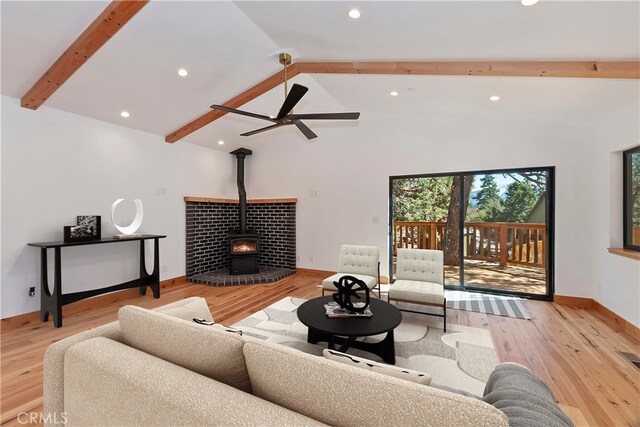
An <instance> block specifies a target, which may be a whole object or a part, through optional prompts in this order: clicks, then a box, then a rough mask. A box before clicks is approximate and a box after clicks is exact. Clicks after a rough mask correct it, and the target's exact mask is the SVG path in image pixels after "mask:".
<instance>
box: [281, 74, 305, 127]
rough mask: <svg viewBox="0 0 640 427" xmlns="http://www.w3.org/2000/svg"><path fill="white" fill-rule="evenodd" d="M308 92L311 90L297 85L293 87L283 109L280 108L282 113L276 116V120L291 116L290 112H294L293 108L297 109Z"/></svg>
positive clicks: (283, 104)
mask: <svg viewBox="0 0 640 427" xmlns="http://www.w3.org/2000/svg"><path fill="white" fill-rule="evenodd" d="M308 90H309V88H307V87H305V86H302V85H299V84H297V83H295V84H294V85H293V86H291V90H290V91H289V94H288V95H287V98H286V99H285V100H284V102H283V103H282V107H281V108H280V112H279V113H278V115H277V116H276V120H280V119H281V118H283V117H285V116H286V115H287V114H289V112H290V111H291V110H293V107H295V106H296V104H297V103H298V102H300V100H301V99H302V97H303V96H304V94H305V93H307V91H308Z"/></svg>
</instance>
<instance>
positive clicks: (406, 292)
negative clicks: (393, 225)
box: [389, 249, 447, 332]
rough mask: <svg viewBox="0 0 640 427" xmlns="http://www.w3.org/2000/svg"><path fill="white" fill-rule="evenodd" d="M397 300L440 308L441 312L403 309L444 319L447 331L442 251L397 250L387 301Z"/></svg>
mask: <svg viewBox="0 0 640 427" xmlns="http://www.w3.org/2000/svg"><path fill="white" fill-rule="evenodd" d="M391 301H398V302H406V303H411V304H422V305H429V306H436V307H442V309H443V311H444V313H443V314H435V313H426V312H421V311H412V310H404V311H409V312H412V313H419V314H428V315H431V316H438V317H443V318H444V331H445V332H447V300H446V298H445V297H444V258H443V254H442V251H435V250H428V249H398V258H397V267H396V280H395V282H394V283H393V284H392V285H391V286H390V287H389V302H391Z"/></svg>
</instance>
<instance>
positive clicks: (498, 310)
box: [445, 290, 531, 320]
mask: <svg viewBox="0 0 640 427" xmlns="http://www.w3.org/2000/svg"><path fill="white" fill-rule="evenodd" d="M445 297H446V298H447V308H455V309H456V310H467V311H475V312H476V313H486V314H495V315H498V316H507V317H514V318H517V319H527V320H531V315H530V314H529V312H528V311H527V308H526V307H525V305H524V301H525V300H523V299H522V298H518V297H510V296H501V295H490V294H482V293H479V292H466V291H449V290H445Z"/></svg>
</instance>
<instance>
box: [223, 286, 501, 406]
mask: <svg viewBox="0 0 640 427" xmlns="http://www.w3.org/2000/svg"><path fill="white" fill-rule="evenodd" d="M304 302H305V300H303V299H299V298H292V297H286V298H283V299H281V300H280V301H278V302H276V303H274V304H272V305H270V306H269V307H267V308H265V309H264V310H261V311H259V312H257V313H254V314H252V315H251V316H249V317H247V318H245V319H243V320H241V321H239V322H238V323H236V324H235V325H233V327H234V328H237V329H240V330H242V331H243V333H245V334H247V335H249V336H252V337H255V338H259V339H263V340H266V341H271V342H276V343H279V344H282V345H285V346H287V347H292V348H296V349H298V350H301V351H304V352H305V353H309V354H313V355H317V356H321V355H322V350H323V349H325V348H327V347H326V346H327V344H326V343H323V342H320V343H318V344H309V343H307V327H306V326H304V325H303V324H302V323H300V321H298V317H297V315H296V310H297V309H298V307H299V306H300V305H301V304H302V303H304ZM373 315H374V316H375V313H374V314H373ZM394 335H395V342H396V344H395V349H396V366H401V367H405V368H409V369H414V370H417V371H421V372H426V373H429V374H430V375H431V376H432V382H433V383H435V384H440V385H446V386H449V387H453V388H457V389H460V390H464V391H467V392H469V393H473V394H475V395H477V396H482V393H483V391H484V386H485V383H486V381H487V379H488V378H489V374H490V373H491V372H492V371H493V369H494V368H495V367H496V365H497V364H498V363H499V360H498V356H497V353H496V350H495V347H494V345H493V340H492V339H491V334H490V333H489V331H487V330H485V329H479V328H471V327H467V326H462V325H453V324H448V325H447V332H446V333H445V332H443V328H442V321H441V320H440V319H438V318H433V317H431V316H424V315H419V314H413V313H404V312H403V313H402V323H401V324H400V326H398V327H397V328H396V329H395V331H394ZM384 336H385V335H376V336H372V337H366V338H364V340H366V341H368V342H377V341H380V340H382V339H383V338H384ZM349 353H350V354H354V355H357V356H361V357H366V358H369V359H372V360H376V361H381V359H380V358H379V357H378V356H376V355H374V354H371V353H367V352H364V351H360V350H357V349H351V350H349Z"/></svg>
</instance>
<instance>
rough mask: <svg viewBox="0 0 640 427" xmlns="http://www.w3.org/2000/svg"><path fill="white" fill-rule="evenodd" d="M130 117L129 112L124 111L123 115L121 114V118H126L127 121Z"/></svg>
mask: <svg viewBox="0 0 640 427" xmlns="http://www.w3.org/2000/svg"><path fill="white" fill-rule="evenodd" d="M129 116H130V114H129V112H128V111H123V112H122V113H120V117H124V118H125V119H126V118H127V117H129Z"/></svg>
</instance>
